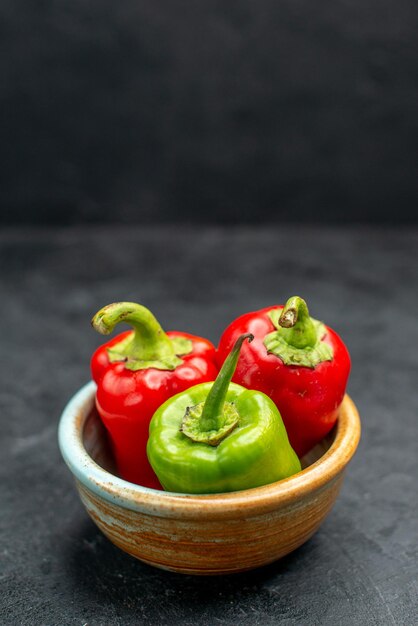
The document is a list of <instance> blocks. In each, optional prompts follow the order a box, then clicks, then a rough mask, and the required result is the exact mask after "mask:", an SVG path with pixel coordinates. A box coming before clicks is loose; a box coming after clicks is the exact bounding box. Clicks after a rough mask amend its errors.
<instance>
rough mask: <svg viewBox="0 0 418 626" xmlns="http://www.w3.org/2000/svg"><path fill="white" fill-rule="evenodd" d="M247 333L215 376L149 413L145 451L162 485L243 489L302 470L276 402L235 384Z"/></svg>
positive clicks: (194, 490) (218, 490)
mask: <svg viewBox="0 0 418 626" xmlns="http://www.w3.org/2000/svg"><path fill="white" fill-rule="evenodd" d="M245 339H248V340H249V341H252V339H253V336H252V335H251V334H243V335H241V336H240V337H239V338H238V339H237V340H236V342H235V345H234V347H233V349H232V351H231V353H230V354H229V356H228V357H227V358H226V360H225V362H224V364H223V366H222V369H221V371H220V372H219V374H218V376H217V378H216V380H215V382H213V383H203V384H200V385H196V386H194V387H191V388H190V389H188V390H187V391H185V392H183V393H180V394H178V395H176V396H174V397H173V398H170V399H169V400H167V401H166V402H165V403H164V404H163V405H162V406H161V407H160V408H159V409H158V410H157V411H156V413H155V415H154V417H153V418H152V420H151V423H150V436H149V440H148V446H147V453H148V458H149V460H150V463H151V465H152V467H153V469H154V471H155V473H156V474H157V476H158V478H159V480H160V482H161V484H162V485H163V487H164V489H166V490H168V491H175V492H180V493H189V494H190V493H195V494H196V493H197V494H206V493H221V492H226V491H239V490H241V489H250V488H252V487H258V486H261V485H265V484H268V483H271V482H274V481H277V480H280V479H282V478H286V477H287V476H291V475H292V474H295V473H296V472H299V471H300V469H301V466H300V462H299V459H298V457H297V456H296V454H295V452H294V451H293V450H292V448H291V447H290V444H289V440H288V438H287V434H286V430H285V427H284V425H283V422H282V419H281V417H280V413H279V411H278V410H277V408H276V406H275V405H274V403H273V402H272V401H271V400H270V398H268V397H267V396H266V395H265V394H263V393H260V392H259V391H252V390H248V389H245V388H244V387H241V386H240V385H236V384H234V383H231V377H232V375H233V372H234V370H235V367H236V365H237V361H238V357H239V351H240V348H241V345H242V343H243V342H244V341H245Z"/></svg>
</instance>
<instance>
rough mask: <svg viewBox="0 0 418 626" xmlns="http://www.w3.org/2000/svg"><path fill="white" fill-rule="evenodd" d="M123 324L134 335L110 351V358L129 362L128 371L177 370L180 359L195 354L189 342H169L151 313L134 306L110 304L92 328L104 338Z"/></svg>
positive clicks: (143, 308)
mask: <svg viewBox="0 0 418 626" xmlns="http://www.w3.org/2000/svg"><path fill="white" fill-rule="evenodd" d="M120 322H126V323H128V324H129V325H130V326H132V327H133V329H134V332H133V334H132V335H130V336H128V337H127V338H126V339H123V340H122V341H120V342H119V343H117V344H114V345H113V346H112V347H111V348H108V355H109V360H110V361H126V365H125V366H126V367H127V368H128V369H132V370H137V369H145V368H148V367H155V368H157V369H175V367H177V366H178V365H180V364H181V363H182V360H181V359H179V358H178V356H177V355H179V354H188V353H189V352H191V350H192V345H191V342H190V341H188V340H186V339H182V338H176V340H174V339H173V340H172V339H170V338H169V337H168V336H167V335H166V334H165V332H164V331H163V329H162V328H161V326H160V324H159V323H158V321H157V320H156V318H155V317H154V315H153V314H152V313H151V311H149V310H148V309H147V308H145V307H144V306H142V305H140V304H136V303H135V302H115V303H113V304H108V305H107V306H105V307H103V308H102V309H100V311H98V312H97V313H96V315H95V316H94V317H93V319H92V321H91V323H92V326H93V328H94V329H95V330H97V331H98V332H99V333H101V334H102V335H109V334H110V333H111V332H112V331H113V329H114V328H115V326H116V325H117V324H119V323H120Z"/></svg>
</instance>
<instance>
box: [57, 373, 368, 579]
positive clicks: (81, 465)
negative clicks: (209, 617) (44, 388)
mask: <svg viewBox="0 0 418 626" xmlns="http://www.w3.org/2000/svg"><path fill="white" fill-rule="evenodd" d="M95 390H96V388H95V385H94V383H88V384H87V385H85V386H84V387H83V388H82V389H80V391H79V392H78V393H76V394H75V395H74V396H73V398H72V399H71V400H70V402H69V403H68V405H67V406H66V408H65V409H64V412H63V414H62V416H61V420H60V425H59V445H60V449H61V453H62V456H63V457H64V460H65V462H66V463H67V465H68V467H69V469H70V470H71V472H72V473H73V475H74V478H75V481H76V486H77V489H78V492H79V494H80V498H81V500H82V502H83V504H84V506H85V507H86V509H87V512H88V514H89V515H90V517H91V518H92V519H93V521H94V522H95V523H96V524H97V526H98V527H99V528H100V529H101V530H102V531H103V533H104V534H105V535H106V536H107V537H108V538H109V539H110V541H112V542H113V543H114V544H115V545H116V546H118V547H119V548H121V549H122V550H124V551H125V552H128V553H129V554H131V555H132V556H134V557H136V558H138V559H140V560H141V561H144V562H146V563H148V564H150V565H154V566H156V567H160V568H163V569H167V570H171V571H175V572H181V573H185V574H225V573H232V572H241V571H246V570H249V569H253V568H255V567H259V566H262V565H266V564H267V563H271V562H273V561H275V560H277V559H279V558H281V557H283V556H285V555H286V554H289V553H290V552H292V551H293V550H295V549H296V548H298V547H299V546H301V545H302V544H303V543H304V542H305V541H307V540H308V539H309V538H310V537H311V536H312V535H313V534H314V533H315V532H316V530H317V529H318V528H319V526H320V525H321V523H322V522H323V520H324V519H325V517H326V516H327V514H328V513H329V511H330V510H331V508H332V506H333V504H334V502H335V500H336V498H337V495H338V493H339V491H340V488H341V484H342V481H343V477H344V470H345V468H346V466H347V464H348V462H349V461H350V459H351V457H352V456H353V454H354V452H355V450H356V448H357V445H358V442H359V439H360V418H359V415H358V412H357V409H356V407H355V405H354V403H353V402H352V400H351V399H350V398H349V397H348V396H345V398H344V400H343V403H342V405H341V409H340V415H339V418H338V421H337V423H336V425H335V426H334V428H333V430H332V431H331V433H330V434H329V435H328V436H327V437H326V438H325V439H323V441H322V442H321V443H320V444H319V445H317V446H316V447H315V448H314V449H313V450H311V452H310V453H309V454H308V455H306V456H305V457H304V458H303V459H302V466H303V468H304V469H303V470H302V471H301V472H299V473H298V474H295V475H294V476H291V477H290V478H286V479H284V480H281V481H279V482H276V483H272V484H270V485H265V486H263V487H257V488H255V489H248V490H245V491H236V492H233V493H222V494H216V495H202V496H196V495H185V494H176V493H171V492H166V491H157V490H154V489H148V488H146V487H142V486H140V485H134V484H132V483H129V482H127V481H125V480H123V479H121V478H119V477H118V476H117V475H116V473H115V466H114V462H113V458H112V454H111V452H110V448H109V445H108V439H107V435H106V431H105V429H104V427H103V425H102V423H101V421H100V418H99V417H98V414H97V412H96V409H95V404H94V398H95Z"/></svg>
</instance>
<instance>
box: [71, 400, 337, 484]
mask: <svg viewBox="0 0 418 626" xmlns="http://www.w3.org/2000/svg"><path fill="white" fill-rule="evenodd" d="M335 435H336V426H334V428H333V429H332V430H331V432H330V433H329V434H328V435H327V436H326V437H325V438H324V439H323V440H322V441H321V442H320V443H319V444H317V445H316V446H315V447H314V448H312V450H310V451H309V452H308V453H307V454H306V455H305V456H304V457H303V458H302V459H301V464H302V469H305V468H307V467H309V466H310V465H312V464H313V463H315V462H316V461H318V459H320V458H321V457H322V456H323V455H324V454H325V452H327V450H329V448H330V447H331V445H332V444H333V442H334V439H335ZM83 444H84V447H85V449H86V452H87V453H88V454H89V456H90V457H91V458H92V459H93V460H94V461H95V462H96V463H97V465H99V466H100V467H101V468H102V469H104V470H106V471H107V472H109V473H110V474H113V475H114V476H119V474H118V472H117V469H116V464H115V460H114V457H113V453H112V446H111V442H110V439H109V436H108V433H107V430H106V428H105V427H104V425H103V423H102V421H101V420H100V417H99V415H98V413H97V410H96V408H95V407H94V406H93V408H92V409H91V411H90V413H89V415H88V417H87V419H86V421H85V423H84V429H83Z"/></svg>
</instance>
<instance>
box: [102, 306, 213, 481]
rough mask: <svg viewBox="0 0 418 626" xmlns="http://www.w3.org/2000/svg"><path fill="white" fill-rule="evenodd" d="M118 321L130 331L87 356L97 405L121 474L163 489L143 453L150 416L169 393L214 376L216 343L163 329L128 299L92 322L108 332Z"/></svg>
mask: <svg viewBox="0 0 418 626" xmlns="http://www.w3.org/2000/svg"><path fill="white" fill-rule="evenodd" d="M119 322H127V323H128V324H130V325H131V326H133V328H134V330H132V331H127V332H124V333H121V334H119V335H117V336H116V337H114V338H113V339H112V340H111V341H109V342H108V343H106V344H104V345H102V346H100V347H99V348H98V349H97V350H96V352H95V353H94V354H93V357H92V359H91V372H92V377H93V380H94V381H95V382H96V385H97V392H96V406H97V410H98V412H99V415H100V417H101V419H102V421H103V423H104V425H105V427H106V429H107V431H108V433H109V436H110V440H111V443H112V447H113V452H114V456H115V460H116V464H117V468H118V472H119V474H120V476H121V477H122V478H124V479H125V480H128V481H129V482H133V483H137V484H140V485H143V486H145V487H151V488H155V489H161V485H160V484H159V482H158V479H157V477H156V476H155V474H154V472H153V471H152V468H151V466H150V464H149V462H148V459H147V455H146V444H147V440H148V428H149V423H150V420H151V417H152V416H153V414H154V413H155V411H156V410H157V408H158V407H159V406H160V405H161V404H162V403H163V402H165V401H166V400H167V399H168V398H170V397H171V396H173V395H175V394H177V393H179V392H180V391H183V390H185V389H188V388H189V387H190V386H192V385H195V384H198V383H202V382H205V381H210V380H214V378H216V375H217V373H218V369H217V367H216V365H215V348H214V346H213V345H212V344H211V343H210V341H208V340H207V339H203V338H201V337H196V336H194V335H189V334H187V333H180V332H168V333H165V332H164V331H163V330H162V328H161V326H160V325H159V323H158V322H157V320H156V319H155V317H154V316H153V315H152V313H150V311H148V309H146V308H145V307H143V306H141V305H139V304H135V303H130V302H118V303H115V304H110V305H108V306H106V307H104V308H103V309H101V310H100V311H99V312H98V313H96V315H95V316H94V318H93V320H92V325H93V327H94V328H95V329H96V330H97V331H98V332H101V333H102V334H108V333H110V332H112V330H113V328H114V327H115V326H116V324H118V323H119Z"/></svg>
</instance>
